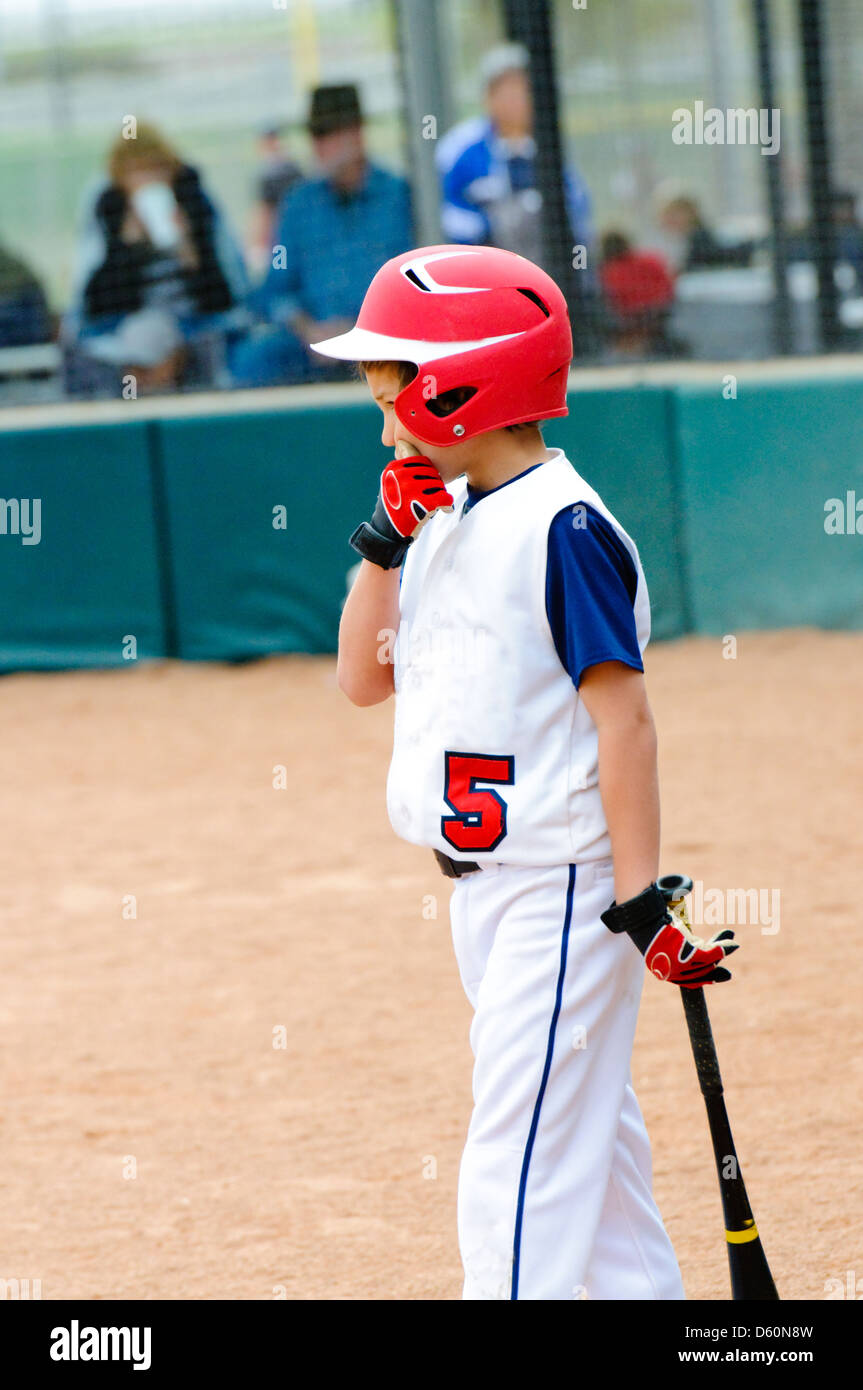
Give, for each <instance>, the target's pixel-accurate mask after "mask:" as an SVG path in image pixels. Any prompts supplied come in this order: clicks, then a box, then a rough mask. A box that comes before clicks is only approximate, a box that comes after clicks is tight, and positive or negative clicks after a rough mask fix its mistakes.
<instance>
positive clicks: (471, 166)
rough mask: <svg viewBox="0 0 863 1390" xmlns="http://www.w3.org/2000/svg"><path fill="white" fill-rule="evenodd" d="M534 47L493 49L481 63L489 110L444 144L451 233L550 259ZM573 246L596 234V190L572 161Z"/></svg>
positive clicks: (444, 217)
mask: <svg viewBox="0 0 863 1390" xmlns="http://www.w3.org/2000/svg"><path fill="white" fill-rule="evenodd" d="M528 66H529V54H528V51H527V49H526V48H525V47H524V46H523V45H522V44H518V43H507V44H502V45H500V46H499V47H497V48H493V49H491V51H490V52H489V53H488V54H487V55H486V57H485V59H484V60H483V62H482V64H481V67H480V76H481V79H482V84H483V90H484V99H485V107H486V113H487V114H486V115H484V116H479V117H474V118H472V119H470V120H467V121H462V122H461V123H460V124H459V125H457V126H454V127H453V129H452V130H450V131H448V133H447V134H446V135H445V136H444V137H443V139H442V140H441V142H440V146H439V148H438V151H437V165H438V172H439V174H440V178H441V184H442V197H443V203H442V207H441V224H442V227H443V233H444V236H445V237H446V239H447V240H448V241H450V242H460V243H464V244H468V245H474V246H499V247H501V248H502V249H503V250H505V251H516V252H518V253H519V255H522V256H526V257H527V258H528V260H532V261H535V262H538V263H539V264H541V263H542V259H543V245H542V197H541V195H540V193H539V190H538V189H537V187H536V167H535V166H536V141H535V139H534V135H533V102H532V99H531V89H530V81H529V76H528ZM564 182H565V193H566V202H567V208H568V212H569V219H570V225H571V231H572V239H573V245H580V246H589V245H590V243H591V240H592V226H591V203H590V194H589V193H588V190H587V187H586V185H585V184H584V181H583V180H582V178H581V177H580V175H579V174H578V172H577V171H576V170H575V169H574V168H572V167H571V166H570V167H569V168H568V169H567V171H566V174H565V178H564Z"/></svg>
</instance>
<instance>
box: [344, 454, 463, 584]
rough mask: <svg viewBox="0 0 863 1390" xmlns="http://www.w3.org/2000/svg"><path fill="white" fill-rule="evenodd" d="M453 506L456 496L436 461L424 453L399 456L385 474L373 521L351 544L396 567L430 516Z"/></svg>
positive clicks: (384, 566) (376, 561)
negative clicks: (435, 463) (437, 466)
mask: <svg viewBox="0 0 863 1390" xmlns="http://www.w3.org/2000/svg"><path fill="white" fill-rule="evenodd" d="M452 509H453V499H452V497H451V496H450V494H449V493H448V492H447V490H446V488H445V487H444V483H443V479H442V477H441V475H440V473H438V471H437V469H436V468H435V466H434V464H433V463H430V462H429V460H428V459H427V458H423V456H422V454H412V455H411V457H410V458H395V459H393V461H392V463H388V464H387V466H386V468H385V469H384V471H383V473H382V474H381V488H380V494H379V496H378V500H377V505H376V506H375V509H374V512H373V513H372V519H371V521H364V522H363V523H362V525H361V526H358V527H357V529H356V531H354V534H353V535H352V536H351V545H352V546H353V548H354V550H356V551H358V552H359V554H360V555H362V556H363V558H364V559H366V560H371V562H372V564H374V565H380V567H381V569H385V570H389V569H396V568H397V567H398V566H399V565H400V564H401V563H402V561H403V560H404V558H405V555H406V554H407V550H408V546H409V545H411V544H412V543H413V541H414V540H415V539H416V536H417V533H418V532H419V530H420V529H421V527H423V526H424V525H425V523H426V522H427V521H428V520H429V518H430V517H431V516H432V515H433V514H434V513H435V512H437V511H444V512H451V511H452Z"/></svg>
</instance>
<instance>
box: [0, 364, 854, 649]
mask: <svg viewBox="0 0 863 1390" xmlns="http://www.w3.org/2000/svg"><path fill="white" fill-rule="evenodd" d="M569 403H570V414H569V416H568V417H567V418H566V419H563V420H555V421H552V422H550V423H549V424H548V426H547V428H546V439H547V441H548V443H549V444H551V445H558V446H560V447H562V448H564V449H565V450H566V452H567V454H568V455H569V457H570V458H571V459H572V461H573V463H574V464H575V466H576V467H577V468H578V469H579V471H580V472H581V473H583V474H584V476H585V478H586V479H587V480H588V482H590V483H591V484H592V485H593V486H594V487H595V488H596V489H597V490H598V491H599V492H600V493H601V495H602V496H603V497H604V498H605V500H606V502H607V503H608V505H609V506H610V507H611V509H612V511H614V512H615V514H616V515H617V516H618V517H619V519H620V521H621V522H622V523H623V525H624V526H625V527H626V528H627V530H628V531H629V532H630V534H631V535H632V536H633V537H634V539H635V541H636V542H637V544H638V547H639V550H640V552H641V557H642V561H643V564H644V568H645V572H646V575H647V580H648V585H649V588H650V593H651V599H652V610H653V635H654V637H655V638H658V639H661V638H668V637H674V636H677V635H679V634H681V633H683V632H688V631H696V632H703V633H711V634H722V633H725V632H734V631H736V630H739V629H740V630H742V629H744V628H776V627H787V626H793V625H803V624H814V625H817V626H821V627H845V628H854V627H858V628H859V627H863V544H862V543H861V538H860V537H859V536H857V535H856V534H851V535H835V536H833V535H828V534H827V533H826V531H825V527H824V519H825V512H824V505H825V502H826V501H827V499H828V498H830V497H842V498H844V497H845V495H846V493H848V492H852V491H855V490H856V495H858V496H859V497H860V499H861V501H863V457H861V454H863V445H861V437H863V433H861V429H860V423H861V420H863V379H861V380H860V381H858V380H854V379H851V378H848V379H837V378H833V379H830V378H822V379H814V378H810V379H809V380H806V379H803V378H799V379H793V380H792V379H788V377H785V378H777V379H775V380H768V379H765V378H762V379H761V380H760V381H758V382H752V383H750V384H747V382H746V380H745V377H741V379H740V382H739V386H738V398H737V399H736V400H730V401H729V400H724V399H723V397H722V393H721V389H720V386H719V385H718V384H717V385H710V386H700V385H693V384H685V383H684V384H678V385H673V386H665V385H658V384H657V385H644V386H631V385H625V386H624V385H617V384H612V385H610V386H607V387H604V386H597V387H595V388H594V387H593V386H591V387H590V388H589V389H584V390H575V391H572V392H570V396H569ZM188 405H189V408H188V413H181V414H177V413H176V411H175V409H172V407H171V406H170V405H168V404H166V408H165V414H164V415H163V416H160V415H159V414H158V412H157V413H156V415H155V416H154V418H152V419H150V420H149V421H147V422H139V423H134V422H130V423H128V424H118V423H97V422H95V421H94V420H93V416H92V415H89V416H88V415H87V414H86V413H84V408H83V407H82V417H81V418H82V423H81V424H72V425H68V426H65V427H63V428H59V427H55V428H48V429H38V428H37V429H28V430H24V429H10V430H2V429H0V497H2V498H3V499H20V498H34V497H38V498H40V499H41V502H42V539H41V542H40V544H39V545H33V546H26V545H22V544H21V538H20V537H19V536H15V535H10V534H2V532H0V594H2V596H3V602H2V610H0V670H7V671H8V670H15V669H21V668H30V669H39V668H52V667H63V666H96V665H119V664H122V663H123V653H122V642H123V639H124V637H126V635H127V634H132V635H134V636H135V637H136V639H137V642H138V657H139V659H146V658H147V657H158V656H162V655H178V656H182V657H189V658H194V659H199V660H244V659H248V658H251V657H254V656H259V655H263V654H265V653H267V652H271V651H274V652H290V651H296V652H332V651H334V650H335V644H336V637H337V631H338V622H339V614H340V611H341V605H342V602H343V599H344V595H345V579H346V575H347V571H348V570H349V569H350V568H351V566H352V565H353V564H354V562H355V559H356V557H355V555H354V553H353V551H352V550H351V549H350V547H349V545H348V536H349V535H350V532H351V531H352V529H353V528H354V526H355V525H356V523H357V521H358V520H360V519H361V518H362V517H364V516H366V515H368V514H369V512H370V510H371V507H372V505H373V503H374V497H375V492H376V487H377V477H378V474H379V471H380V469H381V467H382V466H383V463H384V461H385V459H386V457H387V453H386V451H385V450H384V449H383V448H382V447H381V444H380V427H381V419H380V414H379V412H378V410H377V408H376V407H375V406H374V405H372V403H371V402H370V401H365V400H363V399H362V398H361V397H358V398H357V399H356V400H355V401H354V400H352V401H349V402H345V401H339V402H334V401H332V400H322V401H321V404H320V406H317V405H312V406H308V405H303V406H301V407H295V406H291V407H285V406H281V405H280V408H273V409H272V410H263V411H250V412H247V413H239V412H238V413H235V414H234V413H232V414H224V415H221V414H220V415H215V414H214V415H207V414H204V413H201V414H197V413H195V411H196V410H197V409H198V408H199V407H198V406H197V405H196V403H195V402H192V401H190V402H189V403H188ZM205 408H206V403H205V402H201V405H200V409H201V410H202V411H203V410H204V409H205ZM131 409H133V407H132V408H130V413H131ZM279 506H284V507H286V508H287V509H288V511H289V513H290V517H291V523H290V529H289V530H281V529H277V528H275V527H274V526H273V509H274V508H276V507H279ZM861 524H863V520H861Z"/></svg>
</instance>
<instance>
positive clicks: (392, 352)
mask: <svg viewBox="0 0 863 1390" xmlns="http://www.w3.org/2000/svg"><path fill="white" fill-rule="evenodd" d="M519 337H521V334H520V333H500V334H498V335H497V337H494V338H477V339H475V340H474V341H472V342H467V343H465V342H449V343H429V342H426V341H425V340H424V339H422V338H393V337H390V336H389V335H388V334H386V333H375V332H373V331H372V330H371V329H370V328H359V327H357V328H351V329H350V330H349V331H348V332H347V333H339V334H338V335H337V336H336V337H335V338H323V339H322V340H321V341H320V342H319V343H310V344H309V346H310V347H311V348H312V350H313V351H314V352H320V353H321V354H322V355H323V356H324V357H337V358H339V359H340V360H341V361H343V362H413V363H415V364H416V365H417V366H419V364H420V363H426V362H439V361H441V360H442V359H443V358H444V357H455V356H457V355H459V354H461V353H464V352H472V351H474V350H475V349H478V348H485V347H492V346H493V345H494V344H495V343H504V342H506V341H507V339H509V338H519Z"/></svg>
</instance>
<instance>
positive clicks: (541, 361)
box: [315, 246, 736, 1299]
mask: <svg viewBox="0 0 863 1390" xmlns="http://www.w3.org/2000/svg"><path fill="white" fill-rule="evenodd" d="M315 347H316V350H317V351H318V352H323V353H325V354H330V355H332V356H334V357H340V358H345V359H348V360H351V359H352V360H355V361H358V362H360V363H361V364H362V368H361V370H362V371H363V373H364V375H365V377H366V380H367V382H368V385H369V388H370V390H371V393H372V395H373V396H374V399H375V400H376V401H377V403H378V405H379V406H380V408H381V410H382V411H383V416H384V427H383V434H382V441H383V443H384V445H385V446H386V447H387V448H390V449H394V450H395V452H396V454H397V457H396V458H395V459H393V461H392V462H390V463H389V464H388V465H387V466H386V468H385V469H384V471H383V474H382V477H381V486H380V495H379V497H378V502H377V505H376V507H375V509H374V513H373V515H372V518H371V520H370V521H369V522H364V523H363V524H362V525H361V526H359V527H358V528H357V530H356V531H355V532H354V534H353V536H352V537H351V544H352V545H353V547H354V549H355V550H357V551H358V552H359V554H360V555H361V556H362V557H363V562H362V564H361V566H360V569H359V572H358V575H357V579H356V582H355V583H354V585H353V588H352V589H351V592H350V594H349V596H348V599H347V601H346V604H345V608H344V614H343V618H342V624H341V631H340V636H339V661H338V671H339V683H340V685H341V688H342V689H343V690H344V691H345V693H346V694H347V695H348V697H349V698H350V699H351V700H352V701H353V702H354V703H355V704H358V705H371V704H376V703H378V702H380V701H382V700H385V699H387V698H388V697H389V696H390V695H391V694H393V693H395V696H396V707H395V732H394V748H393V758H392V764H391V767H390V772H389V779H388V784H387V805H388V810H389V815H390V819H391V821H392V824H393V827H394V829H395V830H396V832H397V833H398V834H399V835H401V836H403V837H404V838H405V839H407V840H410V841H412V842H413V843H415V844H420V845H427V846H428V847H429V848H430V849H432V850H433V851H434V854H435V857H436V859H437V861H438V864H439V866H440V868H441V869H442V870H443V873H444V874H445V875H446V876H447V877H449V878H451V879H452V880H453V893H452V899H451V904H450V912H451V921H452V933H453V941H454V945H455V953H456V958H457V961H458V966H459V971H460V974H461V979H462V983H463V985H464V988H465V991H466V993H467V996H468V998H469V1000H470V1002H471V1004H472V1005H473V1007H474V1010H475V1012H474V1018H473V1023H472V1026H471V1033H470V1040H471V1046H472V1049H473V1052H474V1057H475V1068H474V1078H473V1094H474V1111H473V1115H472V1117H471V1122H470V1128H469V1132H468V1136H467V1143H466V1146H465V1150H464V1155H463V1158H462V1163H461V1169H460V1175H459V1197H458V1227H459V1244H460V1249H461V1255H462V1261H463V1264H464V1274H465V1282H464V1297H465V1298H470V1299H518V1298H521V1299H571V1298H591V1299H680V1298H683V1297H684V1292H683V1287H682V1284H681V1279H680V1272H679V1269H678V1265H677V1260H676V1259H675V1255H674V1251H673V1249H672V1247H671V1244H670V1241H669V1239H668V1236H667V1234H666V1232H665V1229H664V1227H663V1224H662V1219H661V1217H660V1215H659V1212H658V1210H657V1207H656V1204H655V1202H654V1199H653V1195H652V1191H651V1159H650V1146H649V1141H648V1137H647V1133H646V1131H645V1127H644V1122H643V1120H642V1117H641V1112H640V1110H639V1106H638V1102H637V1100H636V1097H635V1094H634V1092H633V1089H632V1083H631V1078H630V1055H631V1051H632V1043H633V1036H634V1033H635V1025H636V1018H637V1014H638V1007H639V1000H640V995H641V987H642V980H643V975H644V963H643V961H642V956H643V957H644V960H645V961H646V963H647V966H648V968H649V969H650V970H651V971H652V972H653V973H654V974H655V975H658V976H659V978H660V979H665V980H669V981H671V982H672V983H674V984H684V985H687V986H696V985H700V984H703V983H708V982H713V981H718V980H725V979H728V978H730V975H729V972H728V970H726V969H725V968H724V966H722V965H721V964H720V962H721V961H722V960H723V958H724V957H725V956H726V955H727V954H729V953H730V952H731V951H732V950H735V949H736V946H735V945H734V943H733V941H732V937H733V933H731V932H728V931H725V932H721V933H719V934H718V935H717V936H716V937H715V938H713V939H712V940H711V941H710V942H707V943H705V942H702V941H700V940H698V939H697V938H695V937H693V936H692V935H691V934H690V933H689V932H688V929H687V928H685V927H684V926H683V925H681V924H680V922H679V921H678V919H677V918H676V917H670V916H669V913H668V911H667V909H666V906H665V901H664V899H663V896H662V894H661V892H660V890H659V888H658V887H657V885H656V881H655V880H656V876H657V873H658V860H659V799H658V789H657V770H656V738H655V732H654V727H653V721H652V718H651V713H650V708H649V706H648V702H647V697H646V694H645V689H644V676H643V666H642V652H643V650H644V647H645V645H646V643H647V640H648V636H649V630H650V608H649V602H648V596H647V587H646V584H645V579H644V574H643V572H642V568H641V563H640V561H639V557H638V551H637V549H636V547H635V544H634V542H633V541H632V540H631V539H630V537H629V536H628V535H627V533H626V532H625V531H624V529H623V528H622V526H621V525H620V523H619V522H618V521H617V520H616V519H615V518H614V517H613V516H612V514H611V512H610V511H609V510H608V508H607V507H606V506H605V504H604V503H603V502H602V500H601V498H600V497H599V496H598V495H597V493H596V492H595V491H594V490H593V488H591V487H590V485H589V484H588V483H587V482H585V480H584V479H583V478H581V477H580V476H579V474H578V473H577V472H576V471H575V469H574V468H573V466H572V464H571V463H570V462H569V460H568V459H567V458H566V457H565V456H564V455H563V453H562V452H561V450H560V449H552V448H548V447H547V446H546V444H545V442H544V440H543V437H542V434H541V431H540V428H539V426H538V423H537V422H538V421H541V420H546V419H551V418H553V417H556V416H562V415H566V413H567V407H566V385H567V374H568V370H569V365H570V359H571V356H572V340H571V335H570V328H569V321H568V317H567V310H566V303H565V300H564V298H563V295H562V294H561V292H560V290H559V289H558V287H557V286H556V284H555V283H554V281H553V280H551V279H550V277H549V276H548V275H546V274H545V273H544V272H543V271H542V270H540V269H539V268H538V267H537V266H535V265H534V264H533V263H532V262H530V261H528V260H525V259H524V258H523V257H521V256H518V255H515V254H513V253H511V252H508V251H501V250H498V249H495V248H492V247H464V246H431V247H424V248H420V249H418V250H414V251H411V252H409V253H407V254H405V255H402V256H398V257H396V258H395V259H393V260H391V261H388V262H387V263H386V264H385V265H384V266H383V267H382V268H381V270H379V271H378V273H377V275H376V276H375V278H374V280H373V281H372V283H371V286H370V287H369V290H368V292H367V294H366V297H365V300H364V302H363V305H362V309H361V311H360V315H359V319H358V321H357V324H356V326H355V327H354V328H353V329H351V330H350V332H348V333H346V334H343V335H341V336H339V337H337V338H331V339H328V340H326V341H325V342H322V343H317V344H315ZM405 453H406V454H407V456H406V457H404V456H403V457H398V455H399V454H402V455H404V454H405ZM396 632H397V633H398V640H397V641H396V642H395V643H394V644H393V643H392V641H391V640H390V634H392V633H396ZM633 943H634V944H635V946H636V947H637V948H638V949H634V947H633Z"/></svg>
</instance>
